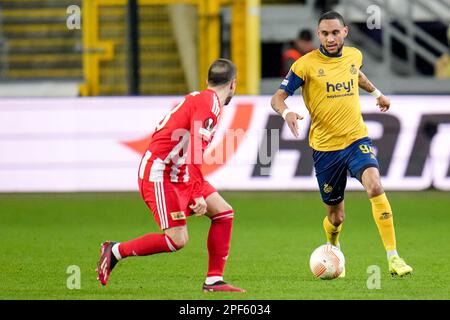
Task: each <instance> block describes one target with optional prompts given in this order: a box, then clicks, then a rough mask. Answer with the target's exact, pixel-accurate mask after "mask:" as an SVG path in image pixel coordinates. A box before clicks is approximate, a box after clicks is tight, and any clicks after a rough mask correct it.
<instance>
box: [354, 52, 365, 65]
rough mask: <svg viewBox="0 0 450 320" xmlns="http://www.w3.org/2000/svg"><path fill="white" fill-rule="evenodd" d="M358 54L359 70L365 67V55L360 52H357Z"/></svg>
mask: <svg viewBox="0 0 450 320" xmlns="http://www.w3.org/2000/svg"><path fill="white" fill-rule="evenodd" d="M356 53H357V59H358V60H357V61H358V67H359V68H358V69H362V67H363V66H364V63H363V54H362V52H361V51H359V50H357V51H356Z"/></svg>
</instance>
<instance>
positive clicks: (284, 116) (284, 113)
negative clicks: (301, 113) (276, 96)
mask: <svg viewBox="0 0 450 320" xmlns="http://www.w3.org/2000/svg"><path fill="white" fill-rule="evenodd" d="M289 112H294V111H292V110H290V109H289V108H286V109H284V111H283V113H282V115H281V116H282V117H283V119H284V120H286V116H287V114H288V113H289Z"/></svg>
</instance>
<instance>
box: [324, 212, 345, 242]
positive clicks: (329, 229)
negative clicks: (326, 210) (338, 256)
mask: <svg viewBox="0 0 450 320" xmlns="http://www.w3.org/2000/svg"><path fill="white" fill-rule="evenodd" d="M323 228H324V229H325V234H326V236H327V241H328V242H329V243H331V244H332V245H333V246H337V245H338V244H339V233H340V232H341V230H342V224H341V225H339V226H337V227H336V226H334V225H333V224H332V223H331V222H330V220H328V217H325V219H323Z"/></svg>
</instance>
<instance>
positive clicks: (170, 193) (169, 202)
mask: <svg viewBox="0 0 450 320" xmlns="http://www.w3.org/2000/svg"><path fill="white" fill-rule="evenodd" d="M184 188H185V186H184V184H174V183H170V182H144V183H143V184H142V187H141V195H142V197H143V199H144V201H145V203H146V204H147V206H148V207H149V208H150V210H151V212H152V213H153V217H154V218H155V221H156V222H157V224H158V225H159V227H160V229H161V230H166V229H169V228H174V227H183V226H185V225H186V217H187V214H186V211H187V210H186V207H187V204H188V200H189V195H188V194H185V193H186V192H185V190H184Z"/></svg>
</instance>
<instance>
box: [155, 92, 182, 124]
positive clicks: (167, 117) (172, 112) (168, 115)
mask: <svg viewBox="0 0 450 320" xmlns="http://www.w3.org/2000/svg"><path fill="white" fill-rule="evenodd" d="M185 100H186V99H183V101H181V102H180V103H179V104H178V105H177V106H176V107H175V108H173V109H172V110H170V112H169V113H168V114H167V115H166V116H165V117H164V119H163V120H162V121H161V122H160V123H159V124H158V126H157V127H156V129H155V132H156V131H159V130H161V129H162V128H164V126H165V125H166V124H167V122H168V121H169V119H170V117H171V116H172V115H173V114H174V113H175V112H177V111H178V109H180V107H181V106H182V105H183V103H184V101H185Z"/></svg>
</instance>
